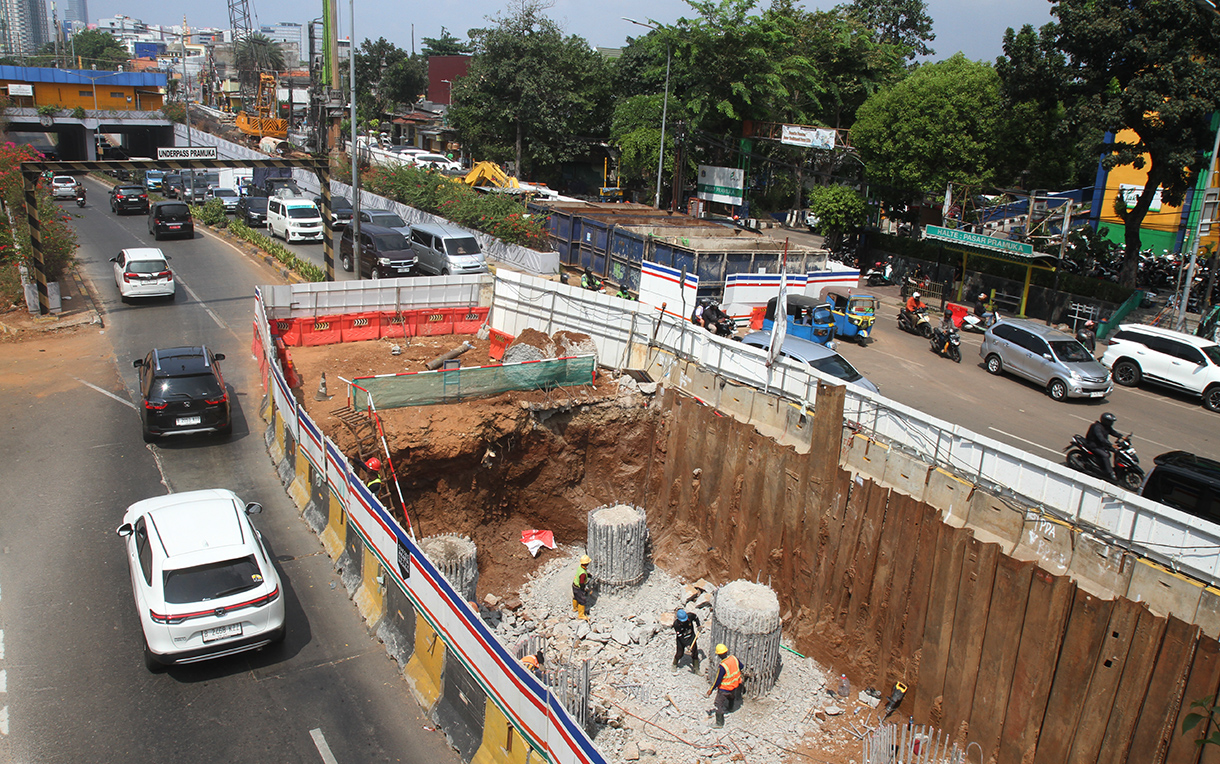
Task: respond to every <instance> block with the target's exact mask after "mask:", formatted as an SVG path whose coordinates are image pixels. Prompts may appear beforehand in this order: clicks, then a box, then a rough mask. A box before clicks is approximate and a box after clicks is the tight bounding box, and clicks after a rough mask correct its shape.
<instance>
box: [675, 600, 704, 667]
mask: <svg viewBox="0 0 1220 764" xmlns="http://www.w3.org/2000/svg"><path fill="white" fill-rule="evenodd" d="M700 627H701V624H700V623H699V616H697V615H695V614H694V613H688V612H686V610H685V609H683V608H678V612H677V615H676V616H675V617H674V633H675V635H676V636H677V648H676V649H675V650H674V665H673V670H674V671H677V670H678V663H679V661H681V660H682V656H683V655H685V654H686V652H687V651H688V650H689V651H690V661H691V664H690V665H691V669H690V670H691V673H692V674H698V673H699V629H700Z"/></svg>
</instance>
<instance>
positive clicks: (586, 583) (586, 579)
mask: <svg viewBox="0 0 1220 764" xmlns="http://www.w3.org/2000/svg"><path fill="white" fill-rule="evenodd" d="M591 562H593V559H592V558H591V557H589V555H587V554H584V555H581V556H580V567H579V568H577V569H576V577H575V578H573V579H572V609H573V610H575V611H576V617H577V618H579V619H581V620H583V621H587V620H589V616H587V615H585V608H587V607H588V606H589V588H590V587H591V586H592V585H593V577H592V576H590V575H589V564H590V563H591Z"/></svg>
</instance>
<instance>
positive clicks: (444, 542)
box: [419, 533, 478, 564]
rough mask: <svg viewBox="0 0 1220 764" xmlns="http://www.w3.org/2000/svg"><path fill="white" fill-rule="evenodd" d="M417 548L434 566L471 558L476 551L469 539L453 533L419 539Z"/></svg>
mask: <svg viewBox="0 0 1220 764" xmlns="http://www.w3.org/2000/svg"><path fill="white" fill-rule="evenodd" d="M419 548H420V549H422V550H424V554H426V555H427V556H428V559H429V560H431V561H432V562H433V563H434V564H437V563H441V562H445V561H452V560H460V559H462V558H464V557H471V556H474V555H475V554H477V551H478V550H477V549H476V548H475V545H474V542H473V541H471V540H470V538H469V537H467V536H458V535H456V534H453V533H443V534H440V535H438V536H428V537H427V538H424V539H421V540H420V542H419Z"/></svg>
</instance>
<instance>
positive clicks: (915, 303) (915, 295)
mask: <svg viewBox="0 0 1220 764" xmlns="http://www.w3.org/2000/svg"><path fill="white" fill-rule="evenodd" d="M927 309H928V305H927V303H925V302H924V301H923V300H921V299H919V292H911V296H910V297H908V298H907V313H914V312H915V311H917V310H927Z"/></svg>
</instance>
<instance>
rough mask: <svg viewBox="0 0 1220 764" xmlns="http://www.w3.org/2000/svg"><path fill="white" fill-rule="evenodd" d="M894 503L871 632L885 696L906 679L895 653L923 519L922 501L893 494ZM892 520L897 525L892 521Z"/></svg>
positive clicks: (884, 542)
mask: <svg viewBox="0 0 1220 764" xmlns="http://www.w3.org/2000/svg"><path fill="white" fill-rule="evenodd" d="M895 504H897V505H898V507H897V510H896V511H894V512H891V513H889V514H887V519H886V532H887V533H888V532H889V529H891V528H892V529H893V539H892V540H891V541H890V542H889V543H888V544H887V540H886V537H885V536H882V539H881V549H882V554H884V555H885V559H886V560H887V561H888V564H887V565H886V576H887V581H886V583H885V586H884V589H883V591H885V600H884V603H883V606H882V607H880V608H878V609H877V610H876V612H875V615H876V617H875V618H874V620H873V626H872V629H871V630H872V633H873V634H875V635H876V637H875V638H876V640H877V644H878V649H877V668H876V682H877V685H876V686H877V689H878V690H880V691H881V693H882V694H886V693H887V692H888V691H889V688H890V687H892V686H893V684H894V682H895V681H899V680H902V679H903V675H902V674H901V673H899V671H898V670H896V669H895V667H896V666H898V665H901V661H898V660H897V656H896V655H895V650H896V649H897V648H898V646H899V645H900V644H901V641H902V639H901V638H902V624H903V621H904V617H905V615H906V609H907V603H908V602H909V600H910V587H911V570H912V566H913V565H914V562H915V552H916V550H917V549H918V548H919V522H920V519H921V518H922V516H923V509H922V507H921V506H920V502H917V501H915V500H913V499H911V497H909V496H905V495H903V494H900V493H895V494H893V495H892V496H891V497H890V506H891V507H893V506H894V505H895ZM891 517H892V518H893V519H894V520H895V522H893V523H891V522H890V519H889V518H891ZM878 584H880V580H878ZM874 598H876V595H874Z"/></svg>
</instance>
